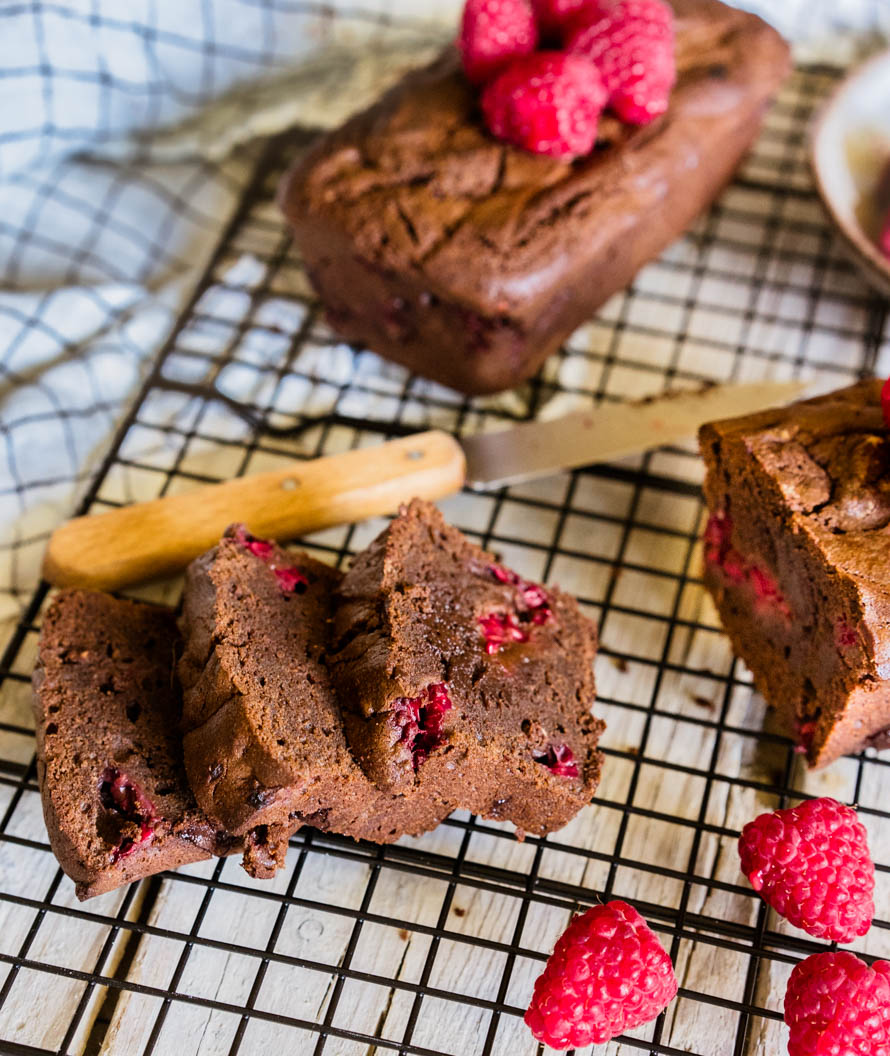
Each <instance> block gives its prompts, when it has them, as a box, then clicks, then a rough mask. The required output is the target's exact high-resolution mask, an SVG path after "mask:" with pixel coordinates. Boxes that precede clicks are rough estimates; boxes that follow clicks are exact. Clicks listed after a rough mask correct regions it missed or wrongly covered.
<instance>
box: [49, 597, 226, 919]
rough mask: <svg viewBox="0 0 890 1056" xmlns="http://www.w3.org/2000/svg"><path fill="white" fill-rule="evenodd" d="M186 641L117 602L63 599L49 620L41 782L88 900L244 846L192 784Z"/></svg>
mask: <svg viewBox="0 0 890 1056" xmlns="http://www.w3.org/2000/svg"><path fill="white" fill-rule="evenodd" d="M178 641H179V635H178V632H177V630H176V620H175V617H174V614H173V613H172V612H171V611H170V610H168V609H164V608H160V607H157V606H153V605H146V604H142V603H139V602H132V601H121V600H118V599H116V598H113V597H111V596H110V595H107V594H100V593H94V592H89V591H77V590H69V591H63V592H61V593H60V594H59V595H58V596H57V597H56V598H55V600H54V601H53V602H52V604H51V605H50V607H49V608H48V609H47V612H46V614H45V616H44V620H43V627H42V631H41V635H40V644H39V651H38V662H37V666H36V669H35V672H34V698H33V699H34V715H35V721H36V727H37V759H38V764H37V765H38V776H39V781H40V790H41V796H42V799H43V810H44V816H45V818H46V826H47V830H48V832H49V839H50V845H51V846H52V849H53V852H54V853H55V855H56V857H57V858H58V860H59V864H60V865H61V866H62V868H63V869H64V870H65V872H66V873H67V874H68V876H70V877H71V879H72V880H74V882H75V884H76V890H77V896H78V898H81V899H85V898H91V897H92V896H93V895H99V894H103V893H104V892H106V891H110V890H112V889H113V888H115V887H119V886H120V885H122V884H128V883H131V882H132V881H134V880H139V879H141V878H142V877H145V876H150V875H151V874H153V873H157V872H160V871H162V870H164V869H175V868H177V867H178V866H180V865H184V864H186V863H187V862H195V861H200V860H202V859H205V858H209V857H210V856H211V855H214V854H227V853H229V852H230V851H231V850H233V849H235V847H236V846H237V841H235V840H233V839H231V838H230V837H228V836H227V835H226V834H225V833H223V832H220V831H218V830H217V829H216V827H215V826H213V825H211V824H210V823H209V822H208V821H207V818H206V817H205V816H204V815H203V814H202V813H201V811H200V810H199V809H198V806H197V804H196V802H195V799H194V797H193V795H192V793H191V791H190V789H189V787H188V784H187V782H186V780H185V771H184V768H183V765H182V746H181V743H180V742H179V738H178V726H179V717H180V697H179V691H178V688H177V686H176V683H175V680H174V677H173V669H174V664H175V653H176V649H177V646H178Z"/></svg>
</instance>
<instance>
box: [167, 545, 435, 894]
mask: <svg viewBox="0 0 890 1056" xmlns="http://www.w3.org/2000/svg"><path fill="white" fill-rule="evenodd" d="M340 578H341V573H340V572H338V571H337V570H336V569H334V568H331V567H330V566H328V565H325V564H323V563H321V562H319V561H316V560H314V559H313V558H311V557H310V556H309V555H308V554H305V553H302V552H297V551H288V550H285V549H283V548H281V547H279V546H277V545H275V544H274V543H271V542H269V541H266V540H263V539H257V538H255V537H254V536H252V535H251V534H250V533H249V532H248V531H247V530H246V529H245V528H244V526H235V527H233V528H231V529H230V530H229V531H228V532H227V533H226V535H225V536H224V537H223V539H222V540H221V541H220V543H219V545H218V546H216V547H215V548H214V549H213V550H211V551H210V552H209V553H207V554H205V555H204V556H203V557H201V558H198V559H197V560H196V561H194V562H193V563H192V565H191V566H190V567H189V570H188V573H187V576H186V587H185V593H184V596H183V614H182V619H181V627H182V631H183V637H184V639H185V643H186V647H185V652H184V654H183V657H182V660H181V662H180V665H179V672H180V678H181V680H182V684H183V689H184V725H185V729H186V733H185V736H184V750H185V761H186V768H187V771H188V775H189V779H190V782H191V785H192V788H193V789H194V791H195V795H196V797H197V799H198V802H199V804H200V805H201V806H202V808H203V809H204V810H205V811H206V812H207V813H208V815H209V816H210V817H212V818H214V819H215V820H216V821H217V822H218V823H219V824H220V825H223V826H225V827H226V828H228V829H231V830H232V831H233V832H236V833H239V834H249V836H248V856H247V861H246V864H247V865H248V866H249V868H250V869H252V870H254V871H256V870H259V871H260V873H261V874H262V875H268V874H269V872H270V871H273V870H274V868H275V865H276V863H277V864H281V853H282V852H283V849H284V847H285V842H284V841H283V839H282V836H283V835H284V834H287V833H288V832H289V831H293V829H294V828H295V827H297V826H298V825H300V824H304V823H305V824H311V825H313V826H315V827H316V828H320V829H324V830H329V831H334V832H338V833H341V834H344V835H348V836H353V837H355V838H356V839H366V840H371V841H373V842H377V843H383V842H390V841H393V840H396V839H398V838H399V837H400V836H403V835H405V834H406V833H409V834H412V835H417V834H419V833H421V832H426V831H428V830H429V829H432V828H434V827H435V826H436V825H437V824H438V823H439V822H440V821H441V820H442V819H443V818H444V817H446V816H447V815H448V814H449V813H450V812H451V811H452V810H453V809H454V806H455V804H453V803H447V802H445V801H444V799H443V798H442V797H441V796H439V795H438V794H437V793H435V792H432V793H431V794H428V795H426V794H425V795H423V796H419V795H417V796H414V797H405V796H393V795H391V794H389V793H386V792H382V791H381V790H380V789H377V788H375V787H374V786H373V785H372V784H371V783H370V782H369V781H368V779H367V778H366V776H365V775H364V773H363V772H362V770H361V769H360V768H359V767H358V765H357V764H356V762H355V760H354V759H353V757H352V755H351V753H350V751H349V748H348V746H347V744H346V739H345V735H344V731H343V723H342V719H341V715H340V707H339V704H338V701H337V698H336V695H335V693H334V691H333V689H332V687H331V684H330V679H329V675H328V670H327V666H326V659H325V654H326V650H327V648H328V642H329V637H330V629H331V614H332V611H333V605H334V601H335V594H336V588H337V586H338V584H339V582H340ZM275 847H277V848H279V851H278V853H273V849H274V848H275Z"/></svg>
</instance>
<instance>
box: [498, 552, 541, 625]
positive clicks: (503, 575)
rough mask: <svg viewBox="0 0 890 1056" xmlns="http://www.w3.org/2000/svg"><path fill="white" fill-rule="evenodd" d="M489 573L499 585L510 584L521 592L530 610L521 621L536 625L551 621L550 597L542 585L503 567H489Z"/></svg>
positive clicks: (524, 613) (521, 616)
mask: <svg viewBox="0 0 890 1056" xmlns="http://www.w3.org/2000/svg"><path fill="white" fill-rule="evenodd" d="M488 571H489V572H490V573H491V574H492V575H493V576H494V578H495V579H496V580H497V581H498V583H509V584H510V586H511V587H516V588H517V589H518V590H519V593H520V595H521V597H522V602H523V604H524V605H525V606H526V608H527V610H528V611H527V612H523V613H521V614H520V619H522V620H525V621H529V620H531V622H532V623H535V624H542V623H547V621H548V620H549V619H551V617H552V616H553V610H552V609H551V608H550V597H549V596H548V594H547V591H546V590H544V588H543V587H542V586H541V585H540V584H538V583H530V582H529V581H528V580H527V579H523V578H522V577H521V576H519V575H517V573H515V572H513V571H512V570H511V569H509V568H504V566H503V565H489V566H488Z"/></svg>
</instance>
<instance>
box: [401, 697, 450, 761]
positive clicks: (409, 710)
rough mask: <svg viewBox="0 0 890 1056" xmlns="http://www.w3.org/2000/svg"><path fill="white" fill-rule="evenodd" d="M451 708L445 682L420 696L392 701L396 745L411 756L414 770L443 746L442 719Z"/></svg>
mask: <svg viewBox="0 0 890 1056" xmlns="http://www.w3.org/2000/svg"><path fill="white" fill-rule="evenodd" d="M453 707H454V705H453V704H452V703H451V698H450V697H449V696H448V687H447V686H446V684H445V683H444V682H437V683H435V684H434V685H431V686H427V687H426V689H425V690H424V691H423V693H421V695H420V696H419V697H399V698H398V699H397V700H394V701H393V705H392V713H393V714H392V721H393V724H394V726H395V728H396V729H397V730H399V743H400V744H404V745H405V747H406V748H407V749H408V751H409V752H410V753H411V761H412V764H413V766H414V769H415V770H417V769H418V768H419V767H420V765H421V764H422V763H423V762H425V760H426V758H427V756H428V755H429V754H430V752H432V751H435V749H436V748H439V747H441V746H442V745H443V744H444V743H445V738H444V737H443V735H442V727H443V726H444V724H445V721H444V716H445V712H446V711H450V710H451V709H452V708H453Z"/></svg>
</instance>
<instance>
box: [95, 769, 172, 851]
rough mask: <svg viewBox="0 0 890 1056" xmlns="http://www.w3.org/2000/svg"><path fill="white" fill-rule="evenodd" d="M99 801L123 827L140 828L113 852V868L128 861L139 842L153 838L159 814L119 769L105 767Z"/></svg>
mask: <svg viewBox="0 0 890 1056" xmlns="http://www.w3.org/2000/svg"><path fill="white" fill-rule="evenodd" d="M99 800H100V801H101V803H102V806H103V807H104V808H105V809H106V810H107V811H108V812H109V813H111V814H116V815H117V816H118V818H119V819H120V821H121V823H122V828H123V826H130V827H131V829H130V831H134V830H133V829H132V827H133V826H136V825H138V826H139V832H138V836H129V835H124V833H123V832H121V836H120V839H119V840H118V842H117V843H116V844H115V845H114V847H113V848H112V851H111V863H112V865H114V864H115V863H116V862H119V861H120V860H121V858H126V857H127V856H128V855H130V854H132V853H133V851H135V850H136V847H137V846H138V845H139V844H140V843H147V842H149V841H151V840H153V839H154V833H155V826H156V825H157V823H158V821H159V820H160V819H159V818H158V815H157V814H156V813H155V808H154V804H153V803H152V801H151V800H150V799H149V798H148V796H147V795H146V794H145V793H144V792H143V791H142V789H141V788H140V787H139V785H137V784H136V782H135V781H133V779H132V778H130V777H128V776H127V774H125V773H124V772H123V771H122V770H118V768H117V767H116V766H106V767H105V769H104V770H103V771H102V777H101V778H100V780H99Z"/></svg>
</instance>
